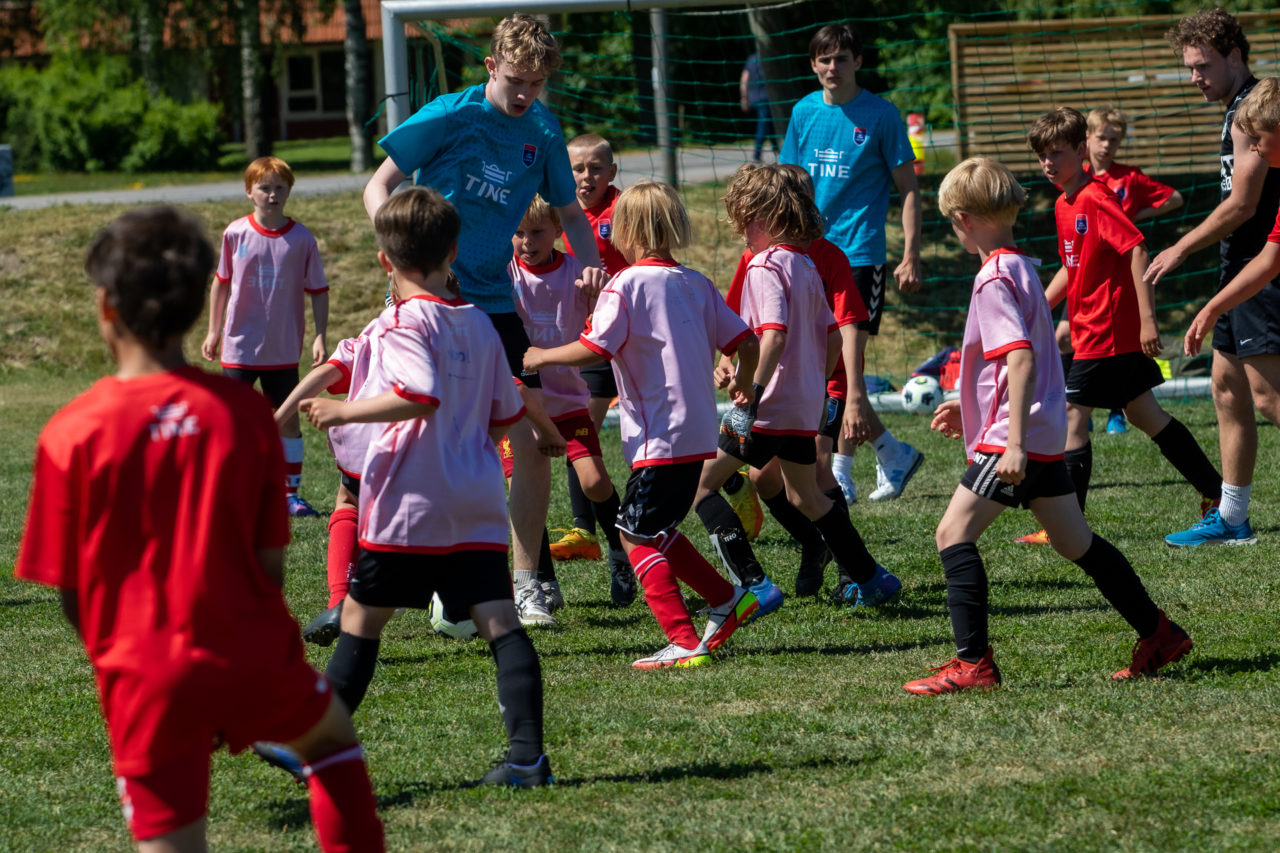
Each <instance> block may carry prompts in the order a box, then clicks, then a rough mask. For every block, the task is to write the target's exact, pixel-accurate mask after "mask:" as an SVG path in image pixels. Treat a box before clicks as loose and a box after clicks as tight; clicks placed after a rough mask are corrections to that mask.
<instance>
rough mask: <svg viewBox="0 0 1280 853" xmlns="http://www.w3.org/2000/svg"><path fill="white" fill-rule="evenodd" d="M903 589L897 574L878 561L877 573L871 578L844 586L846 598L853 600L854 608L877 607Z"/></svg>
mask: <svg viewBox="0 0 1280 853" xmlns="http://www.w3.org/2000/svg"><path fill="white" fill-rule="evenodd" d="M901 590H902V581H900V580H898V577H897V575H893V574H890V573H889V572H888V571H887V570H886V569H885V567H884V566H882V565H880V564H879V563H876V573H875V574H874V575H872V576H871V579H870V580H866V581H863V582H862V583H851V584H848V585H847V586H846V587H845V588H844V598H845V600H846V601H851V602H852V604H853V606H854V608H858V607H875V606H876V605H878V604H884V603H885V602H886V601H889V600H890V599H892V598H893V597H894V596H896V595H897V594H898V593H899V592H901Z"/></svg>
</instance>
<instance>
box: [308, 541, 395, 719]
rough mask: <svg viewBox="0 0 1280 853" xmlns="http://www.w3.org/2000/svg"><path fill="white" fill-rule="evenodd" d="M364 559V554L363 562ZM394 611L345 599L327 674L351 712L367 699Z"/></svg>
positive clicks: (393, 609) (325, 672)
mask: <svg viewBox="0 0 1280 853" xmlns="http://www.w3.org/2000/svg"><path fill="white" fill-rule="evenodd" d="M365 553H366V554H367V553H368V552H365ZM365 559H366V558H365V557H361V561H362V562H364V560H365ZM357 571H358V569H357ZM395 612H396V611H395V608H394V607H369V606H367V605H364V604H361V603H360V602H358V601H356V600H355V599H354V598H352V597H351V596H350V595H348V596H347V598H346V600H345V601H343V602H342V631H341V633H339V634H338V644H337V646H336V647H335V648H334V650H333V657H331V658H329V665H328V666H326V667H325V671H324V675H325V678H327V679H329V683H330V684H331V685H333V689H334V692H336V693H337V694H338V697H339V698H340V699H342V702H343V704H344V705H345V706H346V707H347V710H348V711H350V712H351V713H352V714H354V713H355V712H356V709H357V708H359V707H360V703H361V702H362V701H364V694H365V691H366V690H368V689H369V682H371V681H372V680H373V671H374V669H376V668H377V665H378V648H379V646H380V645H381V637H382V629H383V627H385V626H386V624H387V622H389V621H391V617H392V616H393V615H394V614H395Z"/></svg>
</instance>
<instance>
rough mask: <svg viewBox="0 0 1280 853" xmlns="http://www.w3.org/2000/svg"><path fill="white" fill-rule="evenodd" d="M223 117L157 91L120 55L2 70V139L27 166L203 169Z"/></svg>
mask: <svg viewBox="0 0 1280 853" xmlns="http://www.w3.org/2000/svg"><path fill="white" fill-rule="evenodd" d="M218 117H219V112H218V108H217V107H216V106H214V105H213V104H209V103H203V102H201V103H193V104H179V103H177V102H176V101H174V100H172V99H171V98H168V97H166V96H163V95H157V96H153V95H151V94H150V93H149V92H148V91H147V88H146V86H145V85H144V84H143V83H142V81H141V80H138V79H136V78H135V77H134V75H133V73H132V72H131V71H130V69H129V65H128V62H127V61H126V60H125V59H123V58H122V57H105V58H101V59H97V60H94V61H91V62H84V61H83V59H82V60H81V61H79V62H75V63H73V62H71V61H70V60H68V59H64V58H57V59H55V60H54V61H53V62H52V63H51V64H50V65H49V67H48V68H46V69H43V70H39V71H38V70H36V69H33V68H21V67H11V68H6V69H2V70H0V138H4V139H5V140H6V141H8V142H9V143H10V144H11V145H13V149H14V162H15V165H16V167H17V168H18V169H19V170H23V171H73V172H98V171H146V170H149V169H182V168H187V167H194V168H203V167H204V165H205V164H207V163H209V162H210V161H211V160H213V159H216V157H217V154H218V146H219V145H220V144H221V143H222V132H221V130H220V129H219V126H218Z"/></svg>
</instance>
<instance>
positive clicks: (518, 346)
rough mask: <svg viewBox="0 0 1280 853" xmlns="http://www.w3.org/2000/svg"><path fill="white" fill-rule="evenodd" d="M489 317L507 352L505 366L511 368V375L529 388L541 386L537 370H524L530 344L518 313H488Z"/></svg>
mask: <svg viewBox="0 0 1280 853" xmlns="http://www.w3.org/2000/svg"><path fill="white" fill-rule="evenodd" d="M489 319H490V320H491V321H493V327H494V328H495V329H497V330H498V337H499V338H502V349H503V350H504V351H505V352H506V354H507V367H509V368H510V369H511V375H512V376H518V377H520V381H521V382H523V383H524V384H525V385H527V386H528V387H530V388H541V387H542V377H540V376H539V375H538V373H537V371H534V372H533V373H525V372H524V354H525V351H526V350H527V349H529V347H530V346H532V344H531V343H530V342H529V333H528V332H526V331H525V329H524V323H523V322H522V321H521V320H520V315H519V314H517V313H515V312H514V311H512V312H510V313H507V314H490V315H489Z"/></svg>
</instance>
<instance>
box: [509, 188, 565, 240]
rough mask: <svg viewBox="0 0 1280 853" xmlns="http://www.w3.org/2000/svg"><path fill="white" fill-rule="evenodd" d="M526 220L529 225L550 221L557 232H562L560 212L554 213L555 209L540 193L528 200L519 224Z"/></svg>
mask: <svg viewBox="0 0 1280 853" xmlns="http://www.w3.org/2000/svg"><path fill="white" fill-rule="evenodd" d="M526 222H528V223H529V224H531V225H532V224H533V223H535V222H550V223H551V227H552V228H555V229H556V233H557V234H563V233H564V226H563V225H561V224H560V214H559V213H556V209H555V208H554V207H552V206H551V205H549V204H547V200H546V199H545V198H543V197H542V196H540V195H535V196H534V197H533V201H531V202H529V206H528V207H526V208H525V210H524V216H522V217H521V218H520V224H521V225H523V224H524V223H526Z"/></svg>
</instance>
